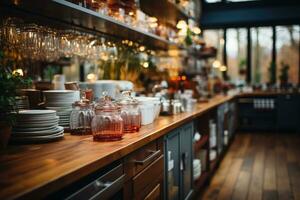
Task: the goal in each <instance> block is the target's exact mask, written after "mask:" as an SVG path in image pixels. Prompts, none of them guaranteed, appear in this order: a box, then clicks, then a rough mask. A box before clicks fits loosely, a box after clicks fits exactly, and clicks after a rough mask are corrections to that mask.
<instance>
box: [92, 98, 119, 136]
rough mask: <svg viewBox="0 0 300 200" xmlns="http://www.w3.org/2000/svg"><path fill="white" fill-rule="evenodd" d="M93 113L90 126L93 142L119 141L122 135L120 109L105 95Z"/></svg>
mask: <svg viewBox="0 0 300 200" xmlns="http://www.w3.org/2000/svg"><path fill="white" fill-rule="evenodd" d="M95 113H96V115H95V117H94V118H93V120H92V125H91V126H92V133H93V138H94V141H114V140H121V139H122V137H123V135H124V133H123V119H122V117H121V109H120V107H119V106H117V105H116V104H114V103H113V102H112V101H111V97H109V96H108V95H107V93H105V94H104V97H103V98H102V99H101V100H100V103H99V104H98V105H97V106H96V108H95Z"/></svg>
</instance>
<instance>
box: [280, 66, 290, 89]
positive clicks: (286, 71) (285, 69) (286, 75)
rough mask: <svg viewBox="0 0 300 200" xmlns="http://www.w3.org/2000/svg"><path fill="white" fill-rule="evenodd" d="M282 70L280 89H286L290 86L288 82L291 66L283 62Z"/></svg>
mask: <svg viewBox="0 0 300 200" xmlns="http://www.w3.org/2000/svg"><path fill="white" fill-rule="evenodd" d="M281 66H282V67H281V69H280V76H279V79H280V87H281V88H286V87H287V86H288V81H289V69H290V66H289V65H288V64H284V63H283V62H282V63H281Z"/></svg>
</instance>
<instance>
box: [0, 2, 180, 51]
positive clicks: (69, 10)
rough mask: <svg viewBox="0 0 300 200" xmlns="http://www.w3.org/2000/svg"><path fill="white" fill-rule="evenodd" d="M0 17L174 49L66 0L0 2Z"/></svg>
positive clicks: (148, 34)
mask: <svg viewBox="0 0 300 200" xmlns="http://www.w3.org/2000/svg"><path fill="white" fill-rule="evenodd" d="M0 5H1V8H0V10H1V14H0V15H1V16H12V17H13V16H18V17H22V18H23V19H24V20H26V19H27V20H29V19H34V20H35V21H36V20H37V19H38V20H39V21H40V23H42V24H43V23H44V24H45V23H46V24H49V22H51V24H52V25H55V26H59V27H61V28H65V27H70V26H73V27H77V28H81V29H86V30H87V31H92V32H95V33H98V34H104V35H107V36H112V37H115V38H120V39H127V40H131V41H134V42H138V43H141V44H144V45H147V46H149V47H151V48H154V49H170V48H172V49H173V48H177V45H176V44H175V43H172V42H169V41H168V40H166V39H164V38H161V37H159V36H157V35H155V34H152V33H148V32H145V31H143V30H140V29H138V28H135V27H132V26H129V25H127V24H125V23H123V22H120V21H117V20H115V19H113V18H111V17H109V16H104V15H101V14H99V13H98V12H95V11H93V10H90V9H87V8H84V7H82V6H79V5H76V4H73V3H71V2H68V1H65V0H46V1H39V0H31V1H20V2H18V3H17V4H15V3H14V1H11V0H3V1H1V2H0Z"/></svg>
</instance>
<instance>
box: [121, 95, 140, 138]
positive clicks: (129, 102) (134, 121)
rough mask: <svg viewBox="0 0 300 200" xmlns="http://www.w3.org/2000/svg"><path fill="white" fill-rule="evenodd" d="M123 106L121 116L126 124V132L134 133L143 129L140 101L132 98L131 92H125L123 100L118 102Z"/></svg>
mask: <svg viewBox="0 0 300 200" xmlns="http://www.w3.org/2000/svg"><path fill="white" fill-rule="evenodd" d="M118 105H120V106H121V116H122V119H123V122H124V132H125V133H133V132H137V131H139V129H140V127H141V111H140V109H139V106H138V101H137V100H136V99H134V98H132V96H131V92H130V91H124V92H123V93H122V98H121V99H120V100H119V101H118Z"/></svg>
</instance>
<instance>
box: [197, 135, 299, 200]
mask: <svg viewBox="0 0 300 200" xmlns="http://www.w3.org/2000/svg"><path fill="white" fill-rule="evenodd" d="M200 199H221V200H226V199H249V200H260V199H270V200H276V199H299V200H300V134H298V135H297V134H284V133H281V134H270V133H264V134H257V133H256V134H254V133H252V134H237V135H236V138H235V140H234V142H233V143H232V145H231V147H230V149H229V151H228V152H227V154H226V155H225V157H224V159H223V161H222V162H221V164H220V167H219V168H218V170H217V171H216V174H215V175H214V177H213V178H212V180H211V182H210V184H209V186H208V187H207V189H206V190H205V192H204V194H203V196H202V198H200Z"/></svg>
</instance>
